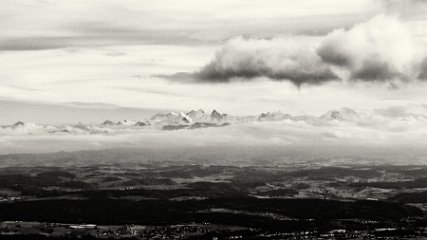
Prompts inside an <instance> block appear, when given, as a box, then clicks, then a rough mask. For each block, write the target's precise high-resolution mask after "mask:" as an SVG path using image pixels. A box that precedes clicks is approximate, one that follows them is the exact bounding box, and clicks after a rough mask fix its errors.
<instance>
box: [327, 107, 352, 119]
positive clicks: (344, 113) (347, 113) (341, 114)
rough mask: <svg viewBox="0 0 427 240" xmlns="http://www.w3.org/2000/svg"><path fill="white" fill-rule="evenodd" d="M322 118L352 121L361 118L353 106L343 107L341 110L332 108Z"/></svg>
mask: <svg viewBox="0 0 427 240" xmlns="http://www.w3.org/2000/svg"><path fill="white" fill-rule="evenodd" d="M320 119H322V120H328V121H331V120H332V121H333V120H337V121H352V120H358V119H360V116H359V114H358V113H357V112H356V111H355V110H353V109H351V108H341V109H339V110H332V111H329V112H327V113H325V114H323V115H322V116H321V117H320Z"/></svg>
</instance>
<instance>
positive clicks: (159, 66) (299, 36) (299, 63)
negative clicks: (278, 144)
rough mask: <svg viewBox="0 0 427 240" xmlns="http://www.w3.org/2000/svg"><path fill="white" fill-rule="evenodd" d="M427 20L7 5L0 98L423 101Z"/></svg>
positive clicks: (354, 12) (279, 0) (2, 12)
mask: <svg viewBox="0 0 427 240" xmlns="http://www.w3.org/2000/svg"><path fill="white" fill-rule="evenodd" d="M423 10H425V6H424V4H423V3H422V1H417V0H411V1H399V0H383V1H382V0H359V1H353V0H322V1H317V0H299V1H295V0H265V1H256V0H249V1H247V0H233V1H228V0H227V1H226V0H219V1H218V0H215V1H213V0H212V1H211V0H207V1H195V0H194V1H193V0H181V1H179V4H177V1H172V0H161V1H158V0H156V1H154V0H144V1H136V0H135V1H133V0H122V1H111V0H109V1H98V0H92V1H83V0H63V1H53V0H1V1H0V19H1V21H0V79H1V81H0V98H1V100H5V101H26V102H33V103H34V102H42V103H55V104H58V103H68V102H81V103H88V104H90V103H105V104H114V105H118V106H122V107H130V108H151V109H153V108H155V109H178V110H190V109H199V108H204V109H219V110H221V111H223V112H228V113H231V114H237V115H245V114H257V113H260V112H264V111H276V110H281V111H285V112H290V113H305V112H308V113H313V114H321V113H323V112H325V111H328V110H330V109H332V108H337V107H359V108H367V107H386V106H391V105H402V104H410V103H420V102H421V103H422V102H424V101H425V96H424V95H425V94H424V91H425V90H426V89H427V85H425V84H424V78H427V60H426V59H427V58H426V56H427V54H425V53H424V43H425V38H426V36H427V25H426V24H425V23H426V21H425V19H424V16H423V15H424V14H423ZM35 121H37V119H35Z"/></svg>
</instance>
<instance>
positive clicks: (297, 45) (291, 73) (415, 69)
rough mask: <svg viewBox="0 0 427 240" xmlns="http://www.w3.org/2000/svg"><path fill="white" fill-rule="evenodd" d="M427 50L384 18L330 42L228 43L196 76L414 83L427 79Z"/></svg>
mask: <svg viewBox="0 0 427 240" xmlns="http://www.w3.org/2000/svg"><path fill="white" fill-rule="evenodd" d="M426 62H427V49H426V47H425V44H424V43H423V42H422V41H421V40H420V39H418V37H417V36H416V35H415V34H414V33H413V31H412V28H411V27H410V26H409V25H408V23H406V22H404V21H403V20H401V18H400V17H399V16H397V15H378V16H376V17H374V18H372V19H370V20H369V21H367V22H363V23H360V24H357V25H354V26H353V27H352V28H350V29H337V30H334V31H332V32H330V33H329V34H327V35H326V36H324V37H320V38H316V37H306V38H304V37H296V36H294V37H286V38H283V37H281V38H273V39H244V38H242V37H237V38H234V39H231V40H229V41H228V42H226V43H225V45H224V46H223V48H222V49H221V50H220V51H218V52H217V53H216V55H215V57H214V59H213V60H212V61H211V62H210V63H208V64H207V65H205V66H204V67H202V68H201V69H200V70H199V71H198V72H196V73H194V75H193V76H194V78H196V79H197V80H199V81H201V82H230V81H235V80H252V79H255V78H259V77H265V78H268V79H271V80H278V81H290V82H292V83H293V84H295V85H297V86H300V85H303V84H311V85H317V84H322V83H325V82H328V81H332V80H343V81H355V82H357V81H360V82H391V83H394V82H396V81H400V82H410V81H414V80H425V79H426V78H427V64H426Z"/></svg>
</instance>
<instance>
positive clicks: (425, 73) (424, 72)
mask: <svg viewBox="0 0 427 240" xmlns="http://www.w3.org/2000/svg"><path fill="white" fill-rule="evenodd" d="M420 69H421V71H420V74H419V75H418V79H421V80H427V57H426V58H425V59H424V60H423V62H422V63H421V67H420Z"/></svg>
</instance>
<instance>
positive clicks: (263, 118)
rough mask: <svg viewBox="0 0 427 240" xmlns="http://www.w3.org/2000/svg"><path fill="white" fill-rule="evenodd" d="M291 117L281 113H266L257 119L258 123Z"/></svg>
mask: <svg viewBox="0 0 427 240" xmlns="http://www.w3.org/2000/svg"><path fill="white" fill-rule="evenodd" d="M292 118H293V117H292V116H291V115H289V114H284V113H282V112H280V111H279V112H267V113H261V115H259V117H258V121H261V122H262V121H282V120H285V119H292Z"/></svg>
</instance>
